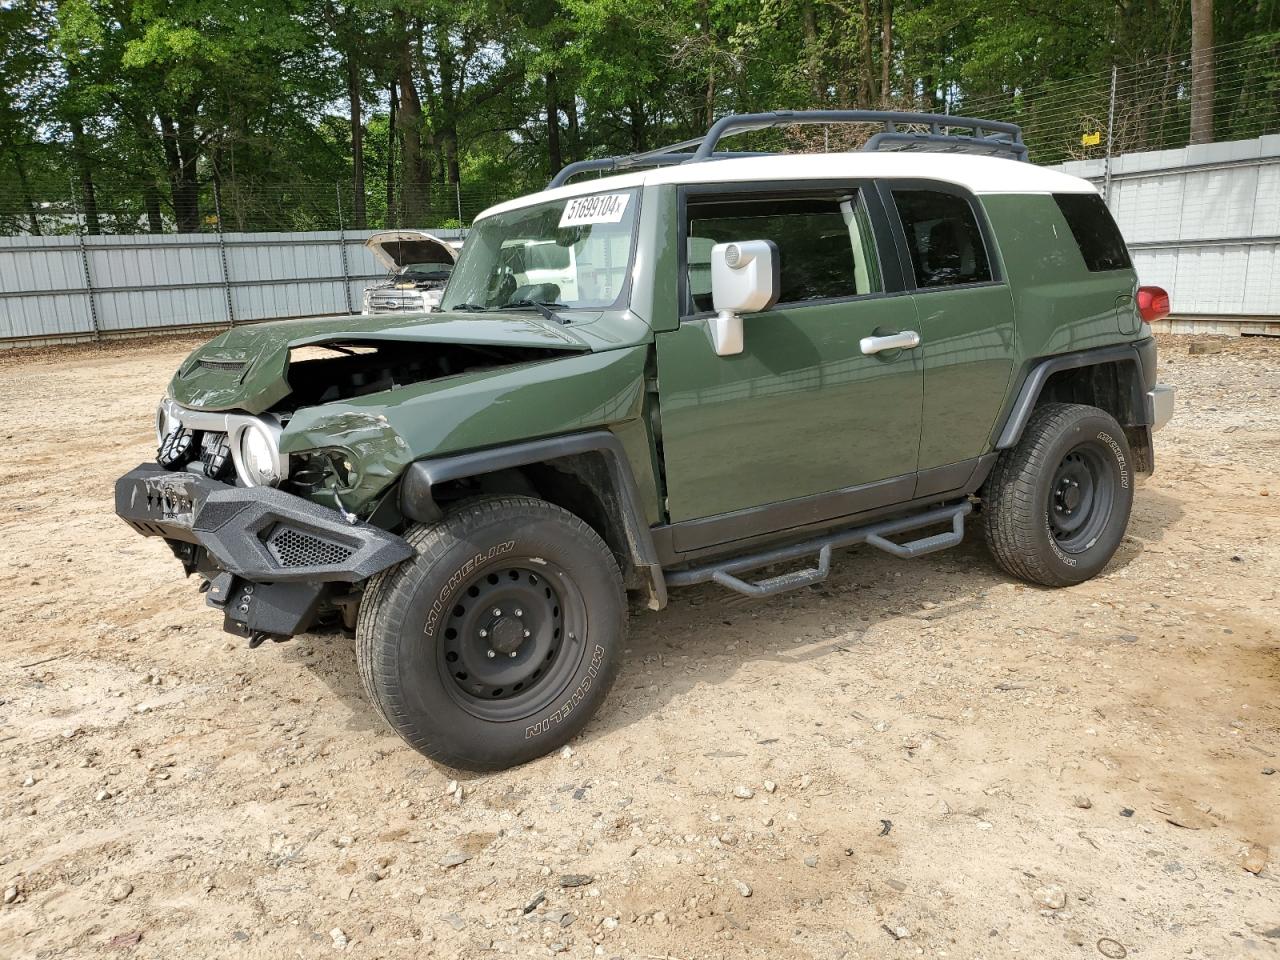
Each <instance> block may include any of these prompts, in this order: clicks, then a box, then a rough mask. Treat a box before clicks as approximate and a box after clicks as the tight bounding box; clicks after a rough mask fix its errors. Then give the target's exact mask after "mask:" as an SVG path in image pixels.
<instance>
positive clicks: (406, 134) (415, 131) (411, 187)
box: [396, 30, 423, 226]
mask: <svg viewBox="0 0 1280 960" xmlns="http://www.w3.org/2000/svg"><path fill="white" fill-rule="evenodd" d="M409 43H410V35H409V32H408V31H407V30H406V31H405V33H404V47H403V49H402V50H401V55H400V116H399V118H398V119H397V121H396V124H397V126H398V127H399V128H400V142H401V144H402V147H401V152H400V153H401V155H400V198H401V213H402V214H403V216H404V222H405V223H406V224H408V225H409V226H421V225H422V223H421V221H422V215H423V189H422V188H423V183H422V101H421V100H420V99H419V98H418V90H417V88H416V87H415V86H414V84H413V68H412V63H413V58H412V56H411V51H410V49H409Z"/></svg>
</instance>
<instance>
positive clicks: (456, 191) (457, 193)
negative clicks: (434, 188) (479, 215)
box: [453, 181, 462, 230]
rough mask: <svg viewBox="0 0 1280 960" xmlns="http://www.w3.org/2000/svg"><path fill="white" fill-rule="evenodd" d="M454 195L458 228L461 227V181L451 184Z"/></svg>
mask: <svg viewBox="0 0 1280 960" xmlns="http://www.w3.org/2000/svg"><path fill="white" fill-rule="evenodd" d="M453 192H454V195H455V196H456V197H457V198H458V229H459V230H461V229H462V181H458V182H457V183H455V184H454V185H453Z"/></svg>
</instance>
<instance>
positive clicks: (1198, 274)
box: [1058, 136, 1280, 334]
mask: <svg viewBox="0 0 1280 960" xmlns="http://www.w3.org/2000/svg"><path fill="white" fill-rule="evenodd" d="M1107 166H1108V165H1107V161H1105V160H1084V161H1077V162H1074V163H1066V164H1063V165H1062V166H1060V167H1058V169H1060V170H1062V171H1064V172H1065V173H1070V174H1074V175H1075V176H1078V177H1085V178H1087V179H1089V180H1092V181H1093V182H1094V183H1096V184H1097V185H1098V187H1099V189H1101V190H1102V191H1103V193H1104V194H1105V195H1107V202H1108V205H1109V206H1110V208H1111V212H1112V213H1113V214H1114V215H1115V218H1116V222H1117V223H1119V225H1120V230H1121V232H1122V233H1123V234H1124V237H1125V241H1126V242H1127V243H1128V245H1129V249H1130V250H1131V251H1132V252H1133V258H1134V265H1135V266H1136V267H1137V270H1138V276H1139V278H1141V280H1142V282H1143V283H1150V284H1155V285H1157V286H1161V287H1164V288H1165V289H1166V290H1168V291H1169V292H1170V296H1171V298H1172V301H1173V313H1174V317H1175V320H1174V321H1173V322H1172V323H1170V324H1169V325H1168V326H1169V328H1170V329H1173V330H1175V331H1179V332H1197V331H1201V330H1204V331H1211V332H1222V333H1231V332H1257V333H1263V332H1265V333H1271V334H1280V136H1269V137H1259V138H1258V139H1256V140H1238V141H1234V142H1231V143H1209V144H1202V145H1200V146H1193V147H1183V148H1181V149H1178V150H1158V151H1153V152H1150V153H1131V154H1127V155H1124V156H1119V157H1114V158H1112V160H1111V162H1110V170H1108V169H1107Z"/></svg>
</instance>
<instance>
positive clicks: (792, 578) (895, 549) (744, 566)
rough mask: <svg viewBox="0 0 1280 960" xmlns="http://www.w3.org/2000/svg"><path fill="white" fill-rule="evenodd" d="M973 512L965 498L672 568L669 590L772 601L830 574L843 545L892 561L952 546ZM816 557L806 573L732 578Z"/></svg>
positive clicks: (958, 538)
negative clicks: (905, 537) (719, 591)
mask: <svg viewBox="0 0 1280 960" xmlns="http://www.w3.org/2000/svg"><path fill="white" fill-rule="evenodd" d="M972 512H973V505H972V504H970V503H969V502H968V501H967V500H966V501H965V502H963V503H957V504H953V505H952V506H948V507H938V508H936V509H934V510H930V511H928V512H927V513H917V514H914V515H913V516H910V517H899V518H898V519H896V520H885V521H882V522H880V523H873V524H869V525H868V526H865V527H854V528H853V529H851V530H841V531H839V532H838V533H830V534H827V535H825V536H822V537H815V538H814V539H812V540H806V541H804V542H803V543H796V544H792V545H791V546H788V547H777V548H776V549H773V550H766V551H764V552H762V553H753V554H749V555H747V556H745V557H735V558H733V559H731V560H726V561H723V562H720V563H709V564H706V565H705V566H701V567H693V568H692V569H689V570H675V571H672V572H669V573H668V574H667V575H666V578H667V584H668V586H672V587H687V586H690V585H691V584H695V583H706V582H707V581H708V580H710V581H714V582H715V583H718V584H720V586H722V587H727V588H728V589H730V590H734V591H736V592H738V593H741V594H744V595H745V596H748V597H771V596H773V595H774V594H775V593H782V592H784V591H786V590H795V589H797V588H798V587H807V586H809V585H810V584H814V583H819V582H821V581H823V580H825V579H827V577H828V576H829V575H830V574H831V551H832V550H839V549H841V548H843V547H852V546H855V545H857V544H859V543H866V544H869V545H870V546H873V547H876V548H878V549H880V550H884V551H885V552H886V553H891V554H893V555H894V556H895V557H902V558H903V559H910V558H912V557H919V556H923V555H924V554H926V553H933V552H934V551H935V550H944V549H946V548H947V547H954V546H956V545H957V544H958V543H960V541H961V540H963V539H964V518H965V517H966V516H968V515H969V514H970V513H972ZM942 523H950V524H951V529H950V530H949V531H948V532H946V533H938V534H934V535H933V536H931V537H922V538H921V539H919V540H912V541H911V542H909V543H901V544H899V543H894V542H893V541H891V540H888V539H886V538H887V537H892V536H895V535H897V534H899V533H907V532H908V531H911V530H921V529H924V528H925V527H932V526H936V525H938V524H942ZM815 552H816V553H817V554H818V565H817V566H816V567H813V568H811V569H807V570H793V571H792V572H790V573H783V574H779V575H778V576H776V577H769V578H768V579H765V580H760V581H758V582H756V583H750V582H748V581H746V580H742V579H741V578H739V577H738V576H736V574H739V573H743V572H745V571H747V570H755V569H757V568H759V567H766V566H769V565H770V564H774V563H784V562H785V561H787V560H796V559H798V558H800V557H804V556H808V555H810V554H812V553H815Z"/></svg>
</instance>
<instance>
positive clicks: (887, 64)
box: [880, 0, 893, 107]
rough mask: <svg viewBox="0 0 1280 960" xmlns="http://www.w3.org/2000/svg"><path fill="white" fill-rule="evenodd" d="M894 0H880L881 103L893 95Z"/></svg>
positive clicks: (885, 103) (884, 103)
mask: <svg viewBox="0 0 1280 960" xmlns="http://www.w3.org/2000/svg"><path fill="white" fill-rule="evenodd" d="M892 82H893V0H880V104H881V105H882V106H885V107H887V106H889V101H890V99H892V97H893V86H892Z"/></svg>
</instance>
